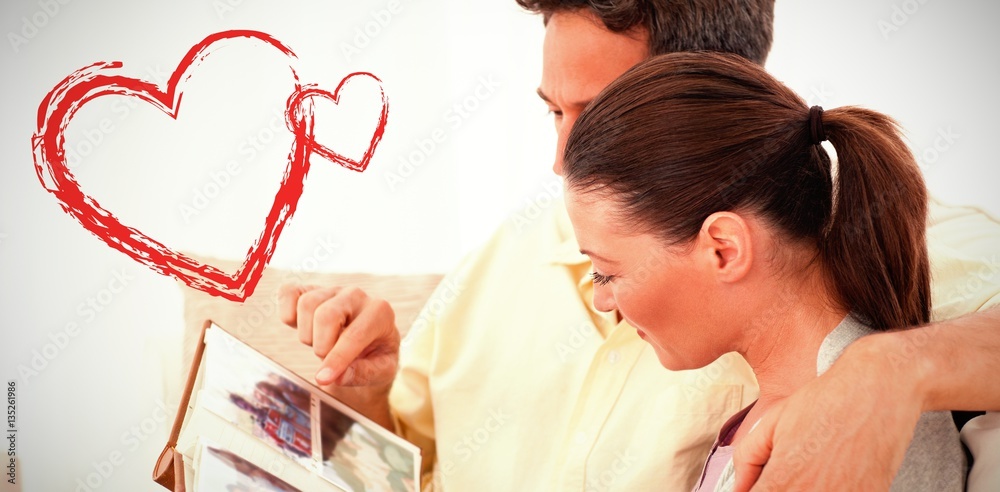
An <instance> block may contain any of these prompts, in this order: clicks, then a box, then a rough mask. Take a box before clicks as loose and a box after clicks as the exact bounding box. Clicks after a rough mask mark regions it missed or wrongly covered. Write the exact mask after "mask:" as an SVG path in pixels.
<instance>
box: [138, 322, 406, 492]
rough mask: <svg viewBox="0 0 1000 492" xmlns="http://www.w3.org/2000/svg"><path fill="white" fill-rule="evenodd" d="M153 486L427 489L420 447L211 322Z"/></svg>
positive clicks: (351, 491) (286, 491)
mask: <svg viewBox="0 0 1000 492" xmlns="http://www.w3.org/2000/svg"><path fill="white" fill-rule="evenodd" d="M182 400H186V402H184V403H183V404H182V406H181V413H180V414H179V415H178V416H177V418H176V421H175V423H174V429H173V432H172V433H171V437H170V440H169V442H168V443H167V446H166V448H165V449H164V452H163V454H162V455H161V456H160V460H159V462H158V463H157V467H156V470H155V471H154V474H153V478H154V480H156V482H157V483H160V484H161V485H163V486H164V487H166V488H168V489H170V490H174V491H178V490H191V491H227V492H228V491H254V492H263V491H268V492H271V491H276V492H290V491H307V490H308V491H313V490H316V491H347V492H361V491H386V492H412V491H416V490H417V489H418V488H419V483H420V480H419V476H418V474H419V472H420V449H419V448H417V447H416V446H415V445H413V444H412V443H409V442H407V441H406V440H404V439H402V438H400V437H399V436H396V435H395V434H393V433H391V432H389V431H387V430H386V429H384V428H382V427H381V426H380V425H378V424H376V423H374V422H372V421H371V420H369V419H367V418H366V417H364V416H363V415H361V414H359V413H357V412H355V411H354V410H352V409H351V408H350V407H348V406H347V405H344V404H343V403H341V402H339V401H337V400H336V399H334V398H333V397H332V396H330V395H329V394H327V393H326V392H324V391H322V390H320V389H319V388H317V387H316V386H314V385H313V384H311V383H309V382H308V381H306V380H304V379H303V378H301V377H299V376H297V375H295V374H294V373H292V372H291V371H289V370H287V369H285V368H284V367H282V366H280V365H279V364H277V363H276V362H274V361H272V360H271V359H269V358H267V357H266V356H264V355H263V354H261V353H260V352H258V351H256V350H254V349H253V348H251V347H250V346H248V345H247V344H245V343H243V342H242V341H240V340H239V339H237V338H236V337H234V336H233V335H231V334H229V333H228V332H226V331H225V330H223V329H222V328H220V327H219V326H218V325H215V324H214V323H211V322H209V323H207V324H206V328H205V330H204V334H203V340H202V341H201V342H200V345H199V347H198V349H197V351H196V353H195V360H194V361H193V364H192V369H191V374H189V379H188V386H187V388H186V389H185V394H184V397H183V398H182Z"/></svg>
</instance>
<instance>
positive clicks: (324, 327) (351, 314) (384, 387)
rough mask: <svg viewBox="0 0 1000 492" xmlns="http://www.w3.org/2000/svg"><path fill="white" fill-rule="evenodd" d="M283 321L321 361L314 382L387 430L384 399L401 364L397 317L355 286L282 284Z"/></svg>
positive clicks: (388, 425) (386, 408)
mask: <svg viewBox="0 0 1000 492" xmlns="http://www.w3.org/2000/svg"><path fill="white" fill-rule="evenodd" d="M278 306H279V314H280V316H281V320H282V321H283V322H284V323H285V324H287V325H289V326H291V327H293V328H296V329H297V330H298V335H299V341H301V342H302V343H304V344H306V345H309V346H311V347H312V348H313V353H315V354H316V356H317V357H319V358H321V359H323V362H322V365H321V366H320V369H319V370H318V371H317V372H316V382H317V383H318V384H319V385H320V386H321V387H322V388H323V389H324V390H325V391H326V392H328V393H330V394H331V395H333V396H334V397H336V398H338V399H340V400H342V401H344V402H345V403H347V404H348V405H350V406H351V407H353V408H354V409H355V410H358V411H359V412H361V413H363V414H365V415H366V416H368V417H369V418H371V419H373V420H375V421H376V422H379V423H380V424H382V425H383V426H385V427H387V428H390V429H391V428H392V427H391V419H390V417H389V410H388V409H389V406H388V394H389V388H391V386H392V381H393V379H394V378H395V376H396V368H397V366H398V364H399V330H397V329H396V313H395V312H393V310H392V307H391V306H389V303H388V302H386V301H385V300H384V299H379V298H375V297H370V296H369V295H368V294H366V293H365V292H364V291H362V290H361V289H358V288H354V287H316V286H301V285H282V286H281V290H280V291H279V293H278Z"/></svg>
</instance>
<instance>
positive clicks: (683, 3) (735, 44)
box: [517, 0, 774, 65]
mask: <svg viewBox="0 0 1000 492" xmlns="http://www.w3.org/2000/svg"><path fill="white" fill-rule="evenodd" d="M517 3H518V4H519V5H521V6H522V7H524V8H525V9H527V10H530V11H532V12H536V13H541V14H542V16H543V19H544V21H545V22H546V23H548V21H549V17H551V16H552V14H554V13H556V12H563V11H574V10H579V9H582V8H588V9H590V11H591V12H593V13H594V14H595V15H596V16H597V17H598V18H599V19H600V20H601V22H603V23H604V26H605V27H607V28H608V30H610V31H612V32H625V31H629V30H631V29H634V28H637V27H641V28H644V29H646V30H647V31H648V32H649V35H650V36H649V54H650V56H654V55H662V54H665V53H673V52H677V51H719V52H724V53H733V54H736V55H739V56H742V57H743V58H746V59H748V60H750V61H753V62H756V63H757V64H759V65H763V64H764V61H765V60H767V53H768V51H770V50H771V36H772V32H773V25H774V0H517Z"/></svg>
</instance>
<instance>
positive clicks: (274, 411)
mask: <svg viewBox="0 0 1000 492" xmlns="http://www.w3.org/2000/svg"><path fill="white" fill-rule="evenodd" d="M205 339H206V340H205V343H206V348H205V355H204V358H205V376H204V378H205V379H204V381H205V383H204V388H203V390H202V393H203V394H207V395H210V396H208V397H206V398H204V400H205V401H204V404H205V406H206V408H208V409H209V410H211V411H212V412H214V413H216V414H218V415H219V416H220V417H223V418H225V419H226V420H228V421H229V422H231V423H233V424H234V425H236V426H237V427H238V428H240V429H241V430H243V431H246V432H249V433H250V434H252V435H254V436H256V437H258V438H261V439H262V440H264V441H266V442H268V443H270V444H272V445H274V446H276V447H277V448H279V449H280V450H282V451H283V452H284V453H285V454H286V455H288V456H290V457H293V458H302V459H310V458H311V457H312V424H311V418H310V395H309V392H308V391H307V390H306V389H305V388H303V387H301V386H298V385H296V384H295V383H293V382H292V381H291V380H289V379H288V378H286V377H284V376H282V375H280V374H278V371H279V370H278V369H277V367H276V366H275V365H274V364H273V363H271V362H269V361H268V360H266V359H265V358H264V357H263V356H261V355H260V354H259V353H256V352H254V351H253V349H251V348H249V347H247V346H246V345H244V344H243V343H242V342H240V341H239V340H236V339H235V338H233V337H232V336H231V335H229V334H228V333H225V332H224V331H222V330H221V329H216V328H213V329H211V330H209V331H208V333H207V334H206V336H205Z"/></svg>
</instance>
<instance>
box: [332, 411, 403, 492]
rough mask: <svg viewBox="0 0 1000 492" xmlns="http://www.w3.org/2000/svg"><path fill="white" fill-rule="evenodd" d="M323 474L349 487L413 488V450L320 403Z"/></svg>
mask: <svg viewBox="0 0 1000 492" xmlns="http://www.w3.org/2000/svg"><path fill="white" fill-rule="evenodd" d="M320 428H321V433H320V442H321V443H322V446H321V447H322V450H323V476H324V477H327V478H328V479H330V480H331V481H333V482H334V483H337V484H338V485H341V486H343V487H347V488H348V489H349V490H352V491H357V492H361V491H378V492H382V491H384V492H407V491H413V490H415V485H414V478H413V477H414V473H415V468H416V463H415V454H414V452H413V451H411V450H409V449H406V448H404V447H402V446H400V445H398V444H396V443H394V442H392V441H391V440H389V439H388V438H386V437H385V436H383V435H381V434H380V433H379V432H378V430H376V429H366V428H365V427H364V426H362V425H361V424H359V423H358V422H357V421H355V420H354V419H352V418H351V417H350V416H348V415H346V414H345V413H343V412H341V411H339V410H337V409H336V408H334V407H332V406H330V405H327V404H326V403H323V402H321V403H320Z"/></svg>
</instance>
